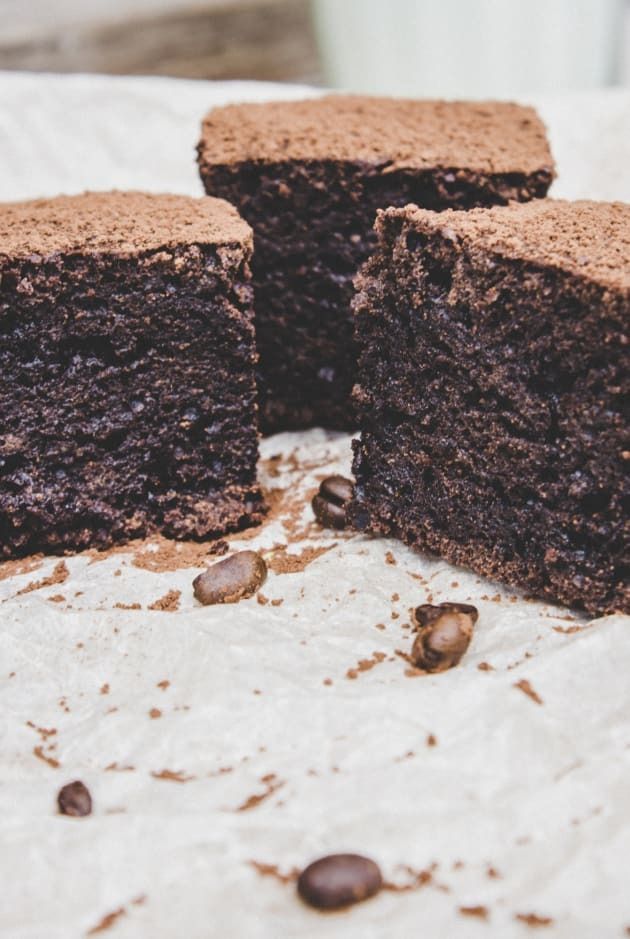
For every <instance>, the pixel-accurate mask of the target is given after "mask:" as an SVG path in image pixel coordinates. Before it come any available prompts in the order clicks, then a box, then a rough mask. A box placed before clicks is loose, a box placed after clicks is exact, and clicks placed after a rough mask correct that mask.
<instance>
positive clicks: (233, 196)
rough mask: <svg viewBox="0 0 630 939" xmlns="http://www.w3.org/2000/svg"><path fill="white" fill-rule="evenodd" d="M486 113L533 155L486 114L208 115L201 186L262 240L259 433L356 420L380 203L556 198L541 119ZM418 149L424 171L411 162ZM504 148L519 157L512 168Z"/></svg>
mask: <svg viewBox="0 0 630 939" xmlns="http://www.w3.org/2000/svg"><path fill="white" fill-rule="evenodd" d="M484 107H485V109H484ZM480 108H481V112H482V113H484V114H487V115H490V117H488V118H487V119H488V120H491V123H492V122H495V123H496V122H497V121H498V122H499V123H500V121H501V120H502V119H503V118H505V119H506V120H507V122H508V126H511V123H510V122H513V123H515V124H518V125H519V126H520V127H521V133H522V134H524V135H525V136H526V137H527V138H528V143H527V145H526V146H525V144H524V145H523V152H525V151H527V153H528V154H529V157H528V158H525V159H523V160H522V162H519V160H518V158H517V157H518V154H517V152H516V149H511V150H510V148H511V144H510V145H509V146H508V145H507V144H506V143H505V139H507V138H506V136H505V128H504V131H503V133H504V141H503V143H501V141H500V139H499V136H500V135H499V132H498V129H497V130H496V133H494V134H491V133H489V131H488V127H486V125H485V124H484V122H483V121H481V120H479V121H477V117H479V108H478V107H477V106H476V105H462V104H444V103H439V102H427V103H425V102H400V101H398V102H397V101H392V100H390V99H363V98H353V97H330V98H325V99H319V101H315V102H297V103H295V102H294V103H281V104H269V105H237V106H233V107H228V108H222V109H217V110H215V111H213V112H211V114H210V115H209V116H208V118H207V119H206V122H205V123H204V128H203V136H202V140H201V143H200V145H199V168H200V173H201V176H202V179H203V182H204V186H205V189H206V191H207V192H208V193H210V194H213V195H217V196H221V197H222V198H225V199H227V200H228V201H230V202H232V203H233V204H234V205H236V206H237V207H238V209H239V211H240V212H241V214H242V215H243V217H244V218H245V219H247V221H249V223H250V224H251V225H252V227H253V228H254V231H255V238H256V251H255V254H254V259H253V280H254V286H255V293H256V317H257V336H258V345H259V350H260V365H259V389H260V400H261V419H262V426H263V429H265V430H267V431H274V430H282V429H287V428H295V427H304V426H309V425H312V424H317V423H320V424H323V425H325V426H329V427H337V428H342V429H343V428H352V427H353V426H354V425H355V415H354V412H353V408H352V405H351V401H350V392H351V388H352V384H353V382H354V367H355V350H354V346H353V338H352V317H351V314H350V302H351V297H352V292H353V288H352V279H353V277H354V274H355V273H356V270H357V268H358V267H359V266H360V264H361V263H362V262H363V261H364V260H365V259H366V257H368V255H369V254H370V252H371V251H372V250H373V247H374V244H375V235H374V231H373V222H374V217H375V214H376V211H377V210H378V209H379V208H381V207H384V206H389V205H393V206H403V205H405V204H406V203H408V202H414V203H417V204H419V205H423V206H425V207H427V208H431V209H435V210H444V209H447V208H456V209H470V208H473V207H475V206H487V205H494V204H503V203H506V202H508V201H510V200H528V199H532V198H538V197H541V196H544V195H545V194H546V192H547V189H548V187H549V184H550V182H551V179H552V175H553V171H552V166H553V164H552V159H551V155H550V153H549V149H548V145H547V143H546V141H545V139H544V129H543V128H542V124H541V123H540V121H539V120H538V118H537V117H536V116H535V115H534V114H533V112H530V111H529V109H520V108H518V107H517V106H515V105H505V106H504V105H496V108H495V107H494V106H493V105H487V106H480ZM357 109H358V110H357ZM362 109H363V110H362ZM364 111H365V113H366V114H367V115H368V116H369V117H370V120H367V119H366V121H365V122H363V121H362V119H361V116H362V115H363V116H365V115H364V113H363V112H364ZM388 115H391V117H392V119H391V121H389V118H388ZM241 118H242V120H241ZM493 126H494V124H493ZM497 127H498V125H497ZM309 128H310V129H309ZM307 131H308V133H307ZM541 134H542V142H541ZM507 136H508V137H509V135H507ZM420 138H422V146H421V145H420ZM410 141H412V142H413V150H414V153H416V155H418V159H417V160H416V162H415V165H414V163H413V161H411V160H409V159H407V158H405V157H404V152H405V151H404V147H405V146H407V147H409V146H411V144H410ZM311 143H312V144H313V145H312V146H311ZM307 144H308V145H307ZM501 147H503V148H504V149H506V148H507V150H510V153H508V154H507V155H506V154H504V155H505V159H504V160H503V161H502V162H501V161H500V160H499V159H498V157H497V153H498V150H499V149H500V148H501ZM375 148H376V149H375ZM379 148H380V149H379ZM440 148H441V150H440ZM438 151H439V152H438ZM534 155H535V159H534ZM530 158H531V159H530Z"/></svg>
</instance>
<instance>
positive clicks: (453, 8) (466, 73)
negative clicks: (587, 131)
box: [314, 0, 629, 97]
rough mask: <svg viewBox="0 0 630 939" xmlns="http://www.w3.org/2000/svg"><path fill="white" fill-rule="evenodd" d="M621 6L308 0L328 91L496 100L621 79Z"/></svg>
mask: <svg viewBox="0 0 630 939" xmlns="http://www.w3.org/2000/svg"><path fill="white" fill-rule="evenodd" d="M628 8H629V7H628V6H627V4H626V2H625V0H389V2H382V0H342V2H340V0H314V14H315V22H316V26H317V31H318V35H319V39H320V49H321V53H322V58H323V66H324V74H325V75H326V78H327V80H328V83H329V84H331V85H332V86H333V87H343V88H348V89H350V90H352V91H362V92H375V93H387V94H392V95H405V94H411V95H429V96H436V97H453V96H455V97H457V96H463V95H465V96H466V97H496V96H513V95H518V94H520V93H528V92H560V91H568V90H584V89H588V88H598V87H602V86H604V85H611V84H614V83H615V82H617V81H620V80H621V75H622V56H623V52H624V41H623V38H624V37H623V27H624V18H625V15H626V12H627V9H628Z"/></svg>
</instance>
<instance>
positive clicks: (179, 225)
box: [0, 192, 252, 257]
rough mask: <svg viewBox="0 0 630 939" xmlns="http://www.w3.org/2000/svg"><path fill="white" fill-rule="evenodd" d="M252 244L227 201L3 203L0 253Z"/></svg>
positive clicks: (130, 197)
mask: <svg viewBox="0 0 630 939" xmlns="http://www.w3.org/2000/svg"><path fill="white" fill-rule="evenodd" d="M234 243H237V244H240V245H243V246H248V247H250V248H251V244H252V233H251V229H250V227H249V225H247V223H246V222H245V221H244V220H243V219H242V218H241V217H240V215H239V214H238V212H237V211H236V209H235V208H234V207H233V206H232V205H230V204H229V203H228V202H224V201H223V199H213V198H210V197H209V196H204V197H202V198H199V199H195V198H193V197H192V196H176V195H155V194H151V193H146V192H86V193H83V194H82V195H77V196H56V197H54V198H52V199H36V200H33V201H29V202H5V203H1V204H0V256H2V255H5V256H11V257H24V256H30V255H33V254H35V255H42V256H49V255H52V254H58V253H64V254H67V253H81V254H86V253H87V254H100V253H105V254H117V255H123V256H130V255H134V254H140V253H142V252H145V251H154V250H156V249H160V248H174V247H177V246H180V245H190V244H204V245H233V244H234Z"/></svg>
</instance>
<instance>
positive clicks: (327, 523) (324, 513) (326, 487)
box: [311, 476, 352, 528]
mask: <svg viewBox="0 0 630 939" xmlns="http://www.w3.org/2000/svg"><path fill="white" fill-rule="evenodd" d="M351 499H352V482H351V481H350V480H349V479H346V478H345V476H328V477H326V479H324V480H323V481H322V483H321V484H320V487H319V492H318V493H317V495H316V496H314V497H313V501H312V503H311V505H312V506H313V512H314V513H315V518H316V519H317V521H318V522H319V523H320V525H323V526H324V528H345V526H346V505H347V503H348V502H349V501H350V500H351Z"/></svg>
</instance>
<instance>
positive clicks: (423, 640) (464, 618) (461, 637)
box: [411, 603, 479, 672]
mask: <svg viewBox="0 0 630 939" xmlns="http://www.w3.org/2000/svg"><path fill="white" fill-rule="evenodd" d="M478 616H479V614H478V612H477V609H476V607H474V606H470V605H469V604H467V603H440V604H439V605H438V606H433V605H432V604H430V603H424V604H422V606H419V607H416V609H415V610H414V619H415V620H416V623H417V624H418V626H419V627H420V631H419V633H418V635H417V637H416V640H415V642H414V644H413V647H412V650H411V661H412V662H413V664H414V665H415V666H416V667H417V668H422V669H424V671H426V672H445V671H446V670H447V669H449V668H453V666H454V665H457V664H458V663H459V662H460V660H461V658H462V656H463V655H464V653H465V652H466V650H467V649H468V646H469V645H470V640H471V639H472V634H473V626H474V625H475V623H476V622H477V618H478Z"/></svg>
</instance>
